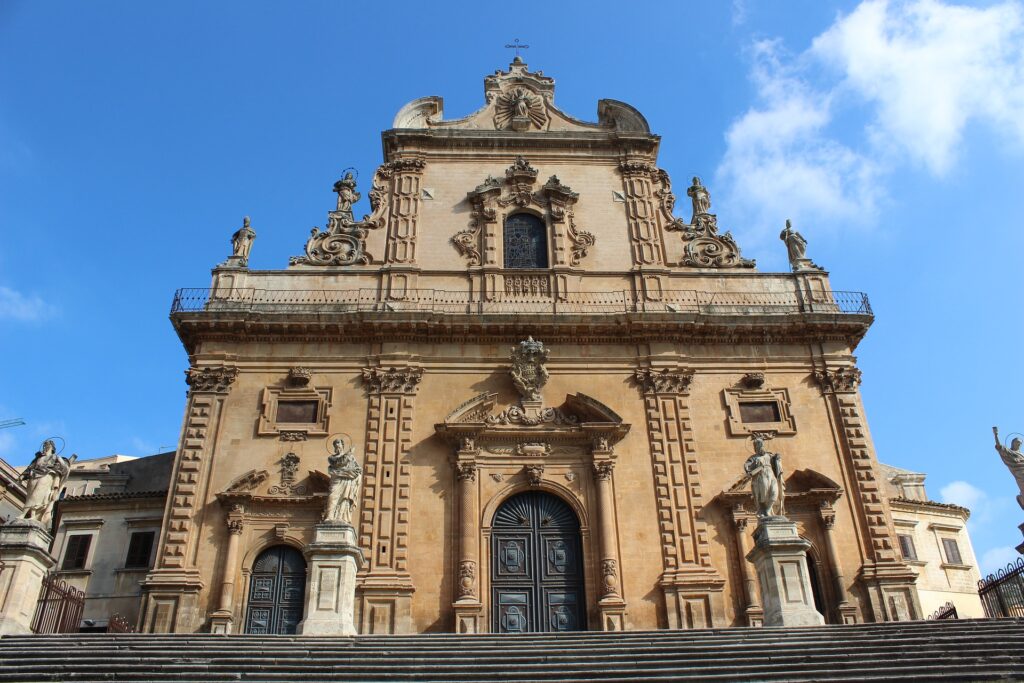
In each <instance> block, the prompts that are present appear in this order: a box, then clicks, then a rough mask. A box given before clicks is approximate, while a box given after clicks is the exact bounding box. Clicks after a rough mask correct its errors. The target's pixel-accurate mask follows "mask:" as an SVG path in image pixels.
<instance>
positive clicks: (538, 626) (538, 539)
mask: <svg viewBox="0 0 1024 683" xmlns="http://www.w3.org/2000/svg"><path fill="white" fill-rule="evenodd" d="M491 554H492V557H491V595H492V602H491V613H492V614H493V624H492V631H494V632H496V633H526V632H529V631H582V630H585V629H586V621H585V619H584V614H585V611H584V610H585V607H584V592H583V552H582V548H581V543H580V523H579V519H577V517H576V513H574V512H573V511H572V509H571V508H570V507H569V506H568V505H566V504H565V502H563V501H562V500H561V499H559V498H557V497H556V496H553V495H550V494H547V493H541V492H538V491H530V492H527V493H521V494H519V495H516V496H513V497H511V498H509V499H508V500H507V501H505V502H504V503H503V504H502V505H501V507H500V508H498V511H497V512H496V513H495V515H494V525H493V530H492V534H491Z"/></svg>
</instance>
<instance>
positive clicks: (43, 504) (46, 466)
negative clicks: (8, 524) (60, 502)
mask: <svg viewBox="0 0 1024 683" xmlns="http://www.w3.org/2000/svg"><path fill="white" fill-rule="evenodd" d="M76 457H77V456H71V459H68V458H62V457H61V456H60V455H58V454H57V448H56V446H54V444H53V440H52V439H47V440H46V441H44V442H43V445H42V446H40V447H39V450H38V451H37V452H36V457H35V458H34V459H33V460H32V462H31V464H29V466H28V467H26V468H25V470H24V471H23V472H22V473H21V477H20V479H21V481H23V482H25V491H26V495H25V515H24V518H25V519H34V520H37V521H38V522H40V523H41V524H43V525H48V524H49V523H50V518H51V516H52V514H53V503H54V501H55V500H57V495H58V494H59V493H60V487H61V486H63V485H64V482H65V481H66V480H67V478H68V475H69V474H71V463H73V462H74V461H75V458H76Z"/></svg>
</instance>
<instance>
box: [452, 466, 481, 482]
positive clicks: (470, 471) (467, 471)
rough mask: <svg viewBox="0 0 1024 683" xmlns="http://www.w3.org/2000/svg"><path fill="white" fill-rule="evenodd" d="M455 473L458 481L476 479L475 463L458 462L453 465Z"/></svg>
mask: <svg viewBox="0 0 1024 683" xmlns="http://www.w3.org/2000/svg"><path fill="white" fill-rule="evenodd" d="M455 475H456V477H458V480H459V481H476V463H473V462H460V463H456V465H455Z"/></svg>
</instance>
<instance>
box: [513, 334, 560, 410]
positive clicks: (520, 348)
mask: <svg viewBox="0 0 1024 683" xmlns="http://www.w3.org/2000/svg"><path fill="white" fill-rule="evenodd" d="M547 360H548V350H547V349H545V348H544V343H543V342H539V341H534V339H533V337H527V339H526V341H521V342H519V344H517V345H516V346H513V347H512V368H511V369H510V370H509V374H511V375H512V384H514V385H515V387H516V389H517V390H518V391H519V393H520V394H521V395H522V397H523V398H524V399H525V400H527V401H540V400H541V395H540V390H541V389H542V388H544V385H545V384H547V382H548V377H549V373H548V369H547V367H545V363H547ZM509 410H511V408H510V409H509ZM552 410H553V409H552ZM506 412H507V411H506Z"/></svg>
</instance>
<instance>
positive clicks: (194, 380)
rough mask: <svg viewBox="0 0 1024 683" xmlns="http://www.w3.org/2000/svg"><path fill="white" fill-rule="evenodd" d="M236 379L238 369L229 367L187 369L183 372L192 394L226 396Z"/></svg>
mask: <svg viewBox="0 0 1024 683" xmlns="http://www.w3.org/2000/svg"><path fill="white" fill-rule="evenodd" d="M237 377H238V368H236V367H230V366H221V367H216V368H189V369H188V370H186V371H185V383H186V384H188V386H189V390H190V391H191V392H192V393H197V392H209V393H214V394H226V393H228V391H230V390H231V385H232V384H234V382H235V379H236V378H237Z"/></svg>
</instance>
